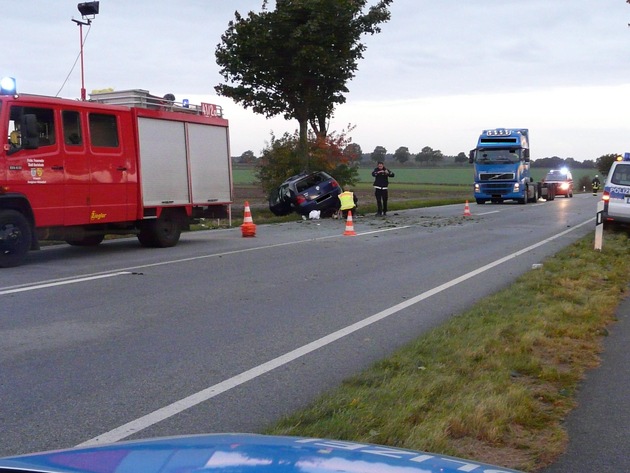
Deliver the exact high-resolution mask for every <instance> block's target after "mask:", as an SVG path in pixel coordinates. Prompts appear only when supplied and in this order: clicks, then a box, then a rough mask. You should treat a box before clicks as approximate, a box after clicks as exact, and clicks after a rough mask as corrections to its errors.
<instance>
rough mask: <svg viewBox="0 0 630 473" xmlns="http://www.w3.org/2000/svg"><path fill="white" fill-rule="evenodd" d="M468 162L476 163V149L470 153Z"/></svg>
mask: <svg viewBox="0 0 630 473" xmlns="http://www.w3.org/2000/svg"><path fill="white" fill-rule="evenodd" d="M468 162H469V163H470V164H472V163H474V162H475V150H474V149H471V150H470V153H468Z"/></svg>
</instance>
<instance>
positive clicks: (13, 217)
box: [0, 210, 32, 268]
mask: <svg viewBox="0 0 630 473" xmlns="http://www.w3.org/2000/svg"><path fill="white" fill-rule="evenodd" d="M31 238H32V233H31V226H30V225H29V224H28V221H27V220H26V217H24V215H22V214H21V213H20V212H18V211H16V210H3V211H0V268H10V267H12V266H18V265H20V264H21V263H22V262H23V261H24V258H26V254H27V253H28V250H29V248H30V247H31Z"/></svg>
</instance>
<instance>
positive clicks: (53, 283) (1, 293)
mask: <svg viewBox="0 0 630 473" xmlns="http://www.w3.org/2000/svg"><path fill="white" fill-rule="evenodd" d="M125 274H131V273H129V272H128V271H118V272H116V273H108V274H100V275H94V276H83V277H78V278H72V279H64V280H58V281H50V282H44V283H40V284H35V285H32V286H24V287H17V288H14V289H6V290H4V291H0V296H4V295H6V294H15V293H16V292H25V291H35V290H37V289H44V288H47V287H54V286H64V285H66V284H76V283H80V282H85V281H93V280H95V279H103V278H111V277H114V276H123V275H125Z"/></svg>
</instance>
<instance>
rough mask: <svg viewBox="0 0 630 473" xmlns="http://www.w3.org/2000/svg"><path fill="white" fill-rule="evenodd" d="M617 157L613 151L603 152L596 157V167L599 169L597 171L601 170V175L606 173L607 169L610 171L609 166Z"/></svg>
mask: <svg viewBox="0 0 630 473" xmlns="http://www.w3.org/2000/svg"><path fill="white" fill-rule="evenodd" d="M618 157H619V155H618V154H616V153H615V154H605V155H603V156H600V157H599V158H597V161H595V163H596V164H597V169H598V170H599V172H601V173H602V174H603V175H606V174H608V171H610V168H611V167H612V165H613V163H614V162H615V161H617V158H618Z"/></svg>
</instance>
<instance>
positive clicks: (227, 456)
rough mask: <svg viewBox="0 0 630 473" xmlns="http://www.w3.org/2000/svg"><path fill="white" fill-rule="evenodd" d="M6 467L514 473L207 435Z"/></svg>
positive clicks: (41, 457) (319, 442)
mask: <svg viewBox="0 0 630 473" xmlns="http://www.w3.org/2000/svg"><path fill="white" fill-rule="evenodd" d="M0 468H5V469H9V470H10V469H16V470H20V471H37V472H58V473H71V472H72V473H78V472H83V473H132V472H133V473H158V472H159V473H188V472H190V473H192V472H196V473H202V472H213V473H215V472H218V473H237V472H239V473H243V472H248V473H249V472H251V473H272V472H274V473H275V472H278V473H279V472H282V473H333V472H335V473H344V472H345V473H437V472H440V473H461V472H462V471H465V472H472V473H514V472H515V470H510V469H507V468H501V467H496V466H491V465H486V464H483V463H478V462H475V461H468V460H463V459H458V458H454V457H449V456H445V455H435V454H429V453H423V452H416V451H410V450H402V449H396V448H391V447H385V446H379V445H373V444H364V443H354V442H344V441H338V440H325V439H313V438H302V437H277V436H265V435H255V434H208V435H192V436H184V437H167V438H158V439H147V440H138V441H131V442H120V443H115V444H109V445H102V446H95V447H82V448H75V449H68V450H58V451H54V452H44V453H37V454H31V455H23V456H18V457H9V458H2V459H0Z"/></svg>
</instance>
